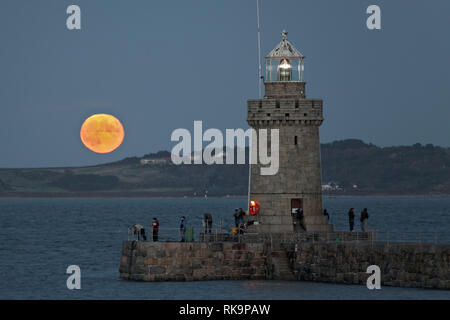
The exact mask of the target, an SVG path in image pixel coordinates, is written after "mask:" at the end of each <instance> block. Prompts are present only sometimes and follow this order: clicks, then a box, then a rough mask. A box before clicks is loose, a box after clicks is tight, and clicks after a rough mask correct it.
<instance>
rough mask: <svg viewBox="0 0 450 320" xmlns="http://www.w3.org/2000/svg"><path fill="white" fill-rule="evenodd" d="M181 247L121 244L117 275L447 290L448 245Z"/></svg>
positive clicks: (144, 278) (175, 244)
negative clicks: (377, 272)
mask: <svg viewBox="0 0 450 320" xmlns="http://www.w3.org/2000/svg"><path fill="white" fill-rule="evenodd" d="M294 248H295V246H294V245H293V244H283V245H280V243H278V244H276V243H272V244H270V242H268V243H267V242H266V243H263V242H259V243H233V242H209V243H179V242H136V241H125V242H124V243H123V246H122V258H121V263H120V277H121V278H124V279H127V280H137V281H192V280H249V279H255V280H256V279H279V280H293V279H294V280H295V279H297V280H300V281H318V282H328V283H341V284H361V285H366V282H367V278H368V277H369V276H370V275H369V274H367V273H366V270H367V267H368V266H370V265H377V266H379V267H380V269H381V284H382V286H383V285H385V286H396V287H420V288H435V289H450V245H431V244H405V245H403V244H386V243H373V244H372V243H370V242H356V241H355V242H345V243H329V242H328V243H327V242H318V243H317V242H316V243H311V242H300V243H298V250H297V252H296V254H294V251H295V249H294Z"/></svg>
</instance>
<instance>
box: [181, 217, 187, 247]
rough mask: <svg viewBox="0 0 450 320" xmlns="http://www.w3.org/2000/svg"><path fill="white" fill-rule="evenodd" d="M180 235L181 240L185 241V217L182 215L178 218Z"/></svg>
mask: <svg viewBox="0 0 450 320" xmlns="http://www.w3.org/2000/svg"><path fill="white" fill-rule="evenodd" d="M180 237H181V240H180V241H181V242H185V241H186V218H185V217H184V216H182V217H181V220H180Z"/></svg>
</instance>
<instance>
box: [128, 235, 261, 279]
mask: <svg viewBox="0 0 450 320" xmlns="http://www.w3.org/2000/svg"><path fill="white" fill-rule="evenodd" d="M119 271H120V277H121V278H125V279H129V280H138V281H192V280H240V279H255V280H256V279H265V278H266V276H265V272H266V271H265V254H264V245H263V244H262V243H251V244H250V243H249V244H245V243H232V242H214V243H179V242H136V241H124V242H123V245H122V258H121V262H120V269H119Z"/></svg>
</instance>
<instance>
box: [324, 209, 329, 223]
mask: <svg viewBox="0 0 450 320" xmlns="http://www.w3.org/2000/svg"><path fill="white" fill-rule="evenodd" d="M323 215H324V216H325V217H327V221H330V215H329V214H328V211H327V209H324V210H323Z"/></svg>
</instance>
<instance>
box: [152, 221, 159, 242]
mask: <svg viewBox="0 0 450 320" xmlns="http://www.w3.org/2000/svg"><path fill="white" fill-rule="evenodd" d="M158 232H159V221H158V219H156V218H153V241H154V242H156V241H158Z"/></svg>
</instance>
